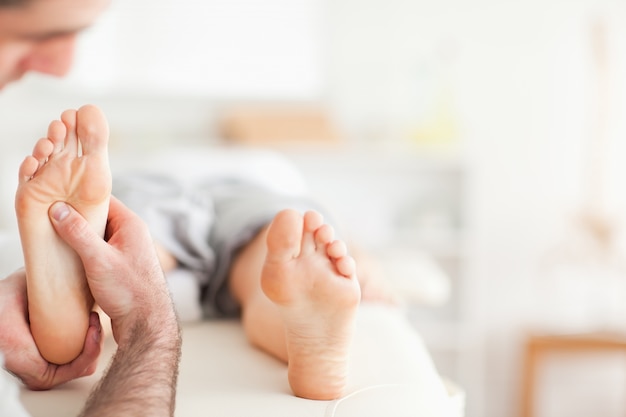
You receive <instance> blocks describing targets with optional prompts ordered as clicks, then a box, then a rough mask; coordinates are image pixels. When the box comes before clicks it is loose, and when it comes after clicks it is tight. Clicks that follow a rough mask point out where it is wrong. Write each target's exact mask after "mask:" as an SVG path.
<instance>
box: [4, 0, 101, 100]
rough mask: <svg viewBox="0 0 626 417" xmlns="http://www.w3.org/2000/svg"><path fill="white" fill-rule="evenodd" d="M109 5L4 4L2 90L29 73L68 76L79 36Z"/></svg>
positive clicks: (86, 0) (69, 0) (92, 0)
mask: <svg viewBox="0 0 626 417" xmlns="http://www.w3.org/2000/svg"><path fill="white" fill-rule="evenodd" d="M109 1H110V0H0V90H1V89H2V88H3V87H4V86H5V85H6V84H8V83H10V82H12V81H17V80H19V79H20V78H22V76H23V75H24V74H26V73H27V72H29V71H36V72H41V73H44V74H50V75H55V76H63V75H65V74H67V72H68V71H69V70H70V67H71V65H72V61H73V57H74V47H75V41H76V35H77V34H78V32H80V31H81V30H83V29H85V28H87V27H88V26H90V25H91V24H92V23H93V22H94V21H95V19H96V18H97V17H98V16H99V15H100V14H101V13H102V12H103V11H104V9H105V8H106V7H107V6H108V4H109Z"/></svg>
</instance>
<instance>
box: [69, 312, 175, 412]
mask: <svg viewBox="0 0 626 417" xmlns="http://www.w3.org/2000/svg"><path fill="white" fill-rule="evenodd" d="M168 322H169V324H168V323H164V325H163V326H162V327H161V328H160V329H158V330H157V331H151V330H148V329H147V327H148V325H147V324H146V323H139V324H137V325H136V326H135V328H134V329H133V330H134V331H132V332H130V336H129V337H128V338H127V340H123V341H120V344H119V347H118V350H117V352H116V354H115V356H114V358H113V360H112V361H111V364H110V365H109V369H108V370H107V372H106V374H105V376H104V377H103V378H102V380H101V381H100V382H99V384H98V385H97V386H96V388H95V389H94V391H93V392H92V394H91V395H90V397H89V400H88V401H87V404H86V405H85V408H84V410H83V412H82V413H81V414H80V416H81V417H92V416H99V417H108V416H146V415H148V416H154V417H161V416H163V417H165V416H173V415H174V406H175V396H176V381H177V377H178V363H179V361H180V351H181V337H180V329H179V327H178V324H177V323H176V320H175V318H174V321H173V322H171V321H170V320H168Z"/></svg>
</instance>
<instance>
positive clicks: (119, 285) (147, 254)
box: [50, 197, 177, 344]
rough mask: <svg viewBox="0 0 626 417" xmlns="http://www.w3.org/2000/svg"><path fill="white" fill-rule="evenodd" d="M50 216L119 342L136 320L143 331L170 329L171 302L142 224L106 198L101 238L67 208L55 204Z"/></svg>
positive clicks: (122, 207)
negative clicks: (75, 255) (106, 215)
mask: <svg viewBox="0 0 626 417" xmlns="http://www.w3.org/2000/svg"><path fill="white" fill-rule="evenodd" d="M50 217H51V219H52V224H53V225H54V227H55V229H56V231H57V233H58V234H59V236H60V237H61V238H62V239H63V240H65V241H66V242H67V243H68V244H69V245H70V246H71V247H72V248H73V249H74V250H75V251H76V253H78V256H79V257H80V258H81V260H82V262H83V265H84V267H85V273H86V275H87V281H88V283H89V288H90V290H91V293H92V295H93V297H94V299H95V301H96V303H97V304H98V305H99V306H100V308H102V311H104V312H105V313H106V314H107V315H108V316H109V317H110V318H111V324H112V327H113V336H114V337H115V340H116V341H117V342H118V344H120V343H123V342H124V341H125V340H126V339H127V337H128V336H129V334H128V333H129V332H132V331H133V328H134V327H135V326H136V324H137V322H141V323H142V324H147V325H148V329H147V330H153V329H154V330H157V329H161V328H162V327H163V326H164V325H176V326H177V323H176V316H175V314H173V308H172V300H171V298H170V295H169V290H168V288H167V283H166V281H165V275H164V273H163V270H162V269H161V265H160V263H159V260H158V257H157V255H156V248H155V245H154V242H153V240H152V237H151V236H150V233H149V231H148V228H147V226H146V224H145V223H144V222H143V221H142V220H141V219H140V218H139V217H138V216H137V215H136V214H135V213H133V212H132V211H131V210H129V209H128V208H127V207H126V206H124V205H123V204H122V203H121V202H120V201H119V200H117V199H116V198H114V197H112V198H111V203H110V206H109V218H108V223H107V228H106V232H105V240H103V239H102V238H100V237H98V236H97V235H96V233H95V232H94V231H93V230H92V229H91V227H90V226H89V224H88V223H87V222H86V221H85V220H84V219H83V218H82V217H81V216H80V215H79V214H78V213H77V212H76V211H75V210H74V209H73V208H72V207H70V206H69V205H67V204H65V203H55V204H54V205H53V206H52V207H51V209H50Z"/></svg>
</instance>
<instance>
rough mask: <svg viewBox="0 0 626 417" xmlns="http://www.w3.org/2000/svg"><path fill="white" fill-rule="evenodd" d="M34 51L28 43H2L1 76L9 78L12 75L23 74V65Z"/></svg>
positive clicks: (0, 55) (0, 47)
mask: <svg viewBox="0 0 626 417" xmlns="http://www.w3.org/2000/svg"><path fill="white" fill-rule="evenodd" d="M33 49H34V48H33V46H32V45H28V44H26V43H19V42H12V43H6V42H5V43H1V42H0V76H3V77H7V76H9V75H11V74H21V73H23V72H24V70H23V68H22V63H23V62H24V60H25V59H27V58H28V56H29V55H30V54H31V53H32V51H33Z"/></svg>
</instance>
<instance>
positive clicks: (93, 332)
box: [52, 312, 104, 386]
mask: <svg viewBox="0 0 626 417" xmlns="http://www.w3.org/2000/svg"><path fill="white" fill-rule="evenodd" d="M103 340H104V338H103V337H102V326H101V324H100V317H99V316H98V313H96V312H92V313H91V316H90V317H89V329H88V330H87V336H86V337H85V345H84V347H83V351H82V352H81V354H80V355H79V356H78V357H77V358H76V359H74V360H73V361H72V362H70V363H68V364H66V365H61V366H59V367H58V368H57V370H56V372H55V374H54V378H53V380H52V385H53V386H56V385H59V384H62V383H64V382H67V381H70V380H72V379H75V378H79V377H82V376H87V375H91V374H93V373H94V372H95V371H96V368H97V365H98V357H99V356H100V352H101V351H102V345H103Z"/></svg>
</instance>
